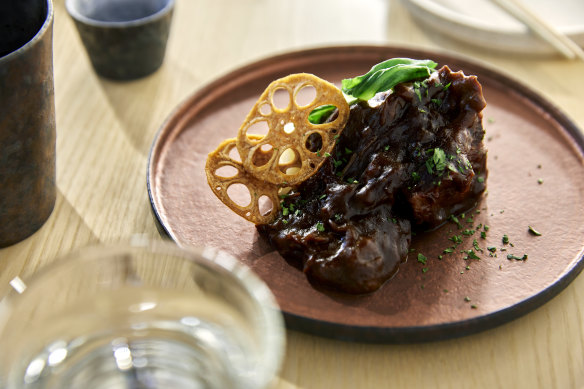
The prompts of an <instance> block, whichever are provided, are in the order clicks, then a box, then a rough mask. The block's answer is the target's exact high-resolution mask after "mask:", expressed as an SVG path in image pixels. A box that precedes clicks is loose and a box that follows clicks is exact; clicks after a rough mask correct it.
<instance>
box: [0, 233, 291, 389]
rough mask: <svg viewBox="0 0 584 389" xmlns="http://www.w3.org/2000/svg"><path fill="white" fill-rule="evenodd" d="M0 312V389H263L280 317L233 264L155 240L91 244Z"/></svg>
mask: <svg viewBox="0 0 584 389" xmlns="http://www.w3.org/2000/svg"><path fill="white" fill-rule="evenodd" d="M13 281H14V282H12V283H11V284H12V285H13V286H15V290H13V291H11V292H10V293H8V295H7V296H6V297H5V298H4V299H3V300H2V302H1V303H0V350H2V351H1V353H0V388H3V389H25V388H26V389H40V388H43V389H45V388H55V389H57V388H58V389H79V388H83V389H106V388H107V389H121V388H125V389H126V388H127V389H151V388H152V389H154V388H157V389H158V388H176V389H190V388H237V389H239V388H265V387H268V386H269V385H270V384H271V383H273V379H274V377H275V376H276V374H277V372H278V370H279V367H280V364H281V361H282V356H283V350H284V329H283V320H282V316H281V313H280V311H279V310H278V308H277V305H276V303H275V301H274V298H273V296H272V294H271V292H270V291H269V289H268V288H267V287H266V285H265V284H264V283H263V282H262V281H261V280H260V279H259V278H257V277H256V276H255V274H254V273H252V272H251V270H249V269H248V268H247V267H245V266H244V265H243V264H241V263H240V262H238V261H237V260H236V259H234V258H233V257H231V256H229V255H227V254H225V253H222V252H220V251H217V250H213V249H209V248H207V249H194V248H193V249H184V248H179V247H177V246H174V245H172V244H170V243H164V242H145V241H142V240H135V241H134V242H131V243H130V244H124V245H113V246H95V247H88V248H85V249H82V250H81V251H78V252H75V253H72V254H70V255H68V256H66V257H65V258H63V259H60V260H57V261H55V262H53V264H51V265H48V266H47V267H46V268H44V269H41V270H40V271H39V272H38V273H36V274H35V275H33V276H32V277H30V278H29V279H25V280H24V281H21V280H20V279H15V280H13Z"/></svg>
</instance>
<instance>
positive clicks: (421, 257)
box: [418, 253, 428, 265]
mask: <svg viewBox="0 0 584 389" xmlns="http://www.w3.org/2000/svg"><path fill="white" fill-rule="evenodd" d="M427 260H428V258H426V257H425V256H424V254H422V253H418V262H420V263H421V264H422V265H425V264H426V261H427Z"/></svg>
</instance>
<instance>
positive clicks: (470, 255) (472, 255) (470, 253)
mask: <svg viewBox="0 0 584 389" xmlns="http://www.w3.org/2000/svg"><path fill="white" fill-rule="evenodd" d="M466 253H467V254H468V256H467V257H466V258H467V259H481V258H480V257H479V256H478V255H477V254H476V253H475V252H474V250H472V249H471V250H468V251H466Z"/></svg>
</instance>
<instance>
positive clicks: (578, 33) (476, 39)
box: [402, 0, 584, 54]
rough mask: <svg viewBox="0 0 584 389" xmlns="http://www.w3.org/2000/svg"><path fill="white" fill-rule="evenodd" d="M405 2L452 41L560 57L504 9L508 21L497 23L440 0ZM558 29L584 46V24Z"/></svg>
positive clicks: (485, 2) (486, 2)
mask: <svg viewBox="0 0 584 389" xmlns="http://www.w3.org/2000/svg"><path fill="white" fill-rule="evenodd" d="M462 1H465V0H462ZM467 1H468V0H467ZM402 2H403V4H404V5H405V6H406V8H407V9H408V10H409V11H410V12H411V13H412V15H413V16H414V17H415V18H416V19H418V20H419V21H420V22H422V23H425V24H426V26H427V27H430V28H431V29H434V30H436V31H438V32H440V33H442V34H444V35H446V36H448V37H450V38H452V39H455V40H458V41H461V42H465V43H467V44H471V45H473V46H479V47H484V48H488V49H492V50H497V51H506V52H512V53H516V54H527V53H530V54H557V51H556V49H555V48H553V47H552V46H550V45H549V44H548V43H547V42H545V41H543V40H541V39H540V38H538V37H537V36H536V35H534V34H532V33H531V32H530V31H529V29H528V28H527V27H526V26H525V25H523V24H521V23H520V22H518V21H514V20H511V18H512V17H511V16H509V15H506V14H505V11H503V10H500V15H501V16H502V18H504V19H505V20H500V21H499V20H497V21H496V22H495V21H493V20H492V19H485V18H481V16H483V17H484V16H487V17H492V16H493V13H492V12H490V13H481V12H477V17H472V16H470V15H467V14H465V13H462V12H458V11H457V10H456V9H454V8H452V7H447V6H445V5H444V4H442V3H440V2H439V1H436V0H402ZM556 3H557V4H558V3H559V2H556ZM467 4H469V3H467ZM473 4H474V6H477V7H481V6H482V7H485V6H486V7H494V8H496V7H497V6H496V5H495V4H494V3H493V4H490V1H489V0H480V1H479V0H473ZM583 20H584V19H583ZM500 22H502V23H500ZM557 27H558V29H559V30H560V31H561V32H563V33H564V34H566V35H568V36H569V37H570V38H571V39H572V40H574V41H575V42H576V43H577V44H579V45H580V46H584V21H583V23H582V25H557Z"/></svg>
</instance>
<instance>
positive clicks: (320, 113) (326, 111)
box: [308, 104, 337, 124]
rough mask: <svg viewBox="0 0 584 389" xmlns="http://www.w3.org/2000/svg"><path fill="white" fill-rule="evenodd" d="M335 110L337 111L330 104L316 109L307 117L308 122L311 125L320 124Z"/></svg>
mask: <svg viewBox="0 0 584 389" xmlns="http://www.w3.org/2000/svg"><path fill="white" fill-rule="evenodd" d="M335 109H337V107H335V106H334V105H330V104H328V105H322V106H320V107H316V108H315V109H313V110H312V112H310V114H309V115H308V121H309V122H310V123H312V124H322V123H324V122H325V120H326V119H328V117H329V116H330V115H331V114H332V113H333V112H334V110H335Z"/></svg>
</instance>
